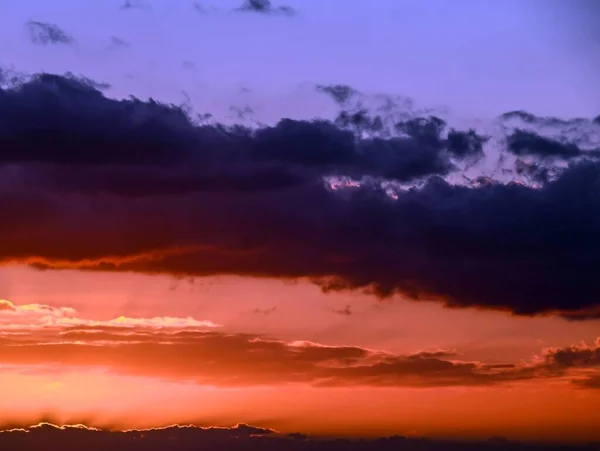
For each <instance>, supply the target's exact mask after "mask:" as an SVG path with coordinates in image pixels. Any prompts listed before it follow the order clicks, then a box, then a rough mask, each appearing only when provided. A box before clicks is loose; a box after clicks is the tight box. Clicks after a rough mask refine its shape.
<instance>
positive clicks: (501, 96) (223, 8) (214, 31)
mask: <svg viewBox="0 0 600 451" xmlns="http://www.w3.org/2000/svg"><path fill="white" fill-rule="evenodd" d="M123 3H124V1H123V0H103V1H95V2H82V1H77V0H55V1H52V2H49V1H47V0H45V1H42V0H3V1H2V2H1V3H0V46H1V47H2V59H1V60H0V63H2V64H4V65H12V66H13V67H14V68H15V69H18V70H22V71H26V72H32V71H40V70H46V71H50V72H65V71H67V70H68V71H72V72H74V73H78V74H83V75H86V76H89V77H92V78H94V79H97V80H99V81H106V82H109V83H111V84H112V85H113V88H112V89H111V90H110V91H107V94H108V95H112V96H127V95H130V94H134V95H138V96H141V97H147V96H153V97H155V98H157V99H159V100H168V101H175V102H180V101H183V99H184V95H183V94H182V91H185V92H186V93H187V95H188V96H189V97H190V98H191V99H192V103H193V104H194V105H195V106H196V107H197V108H198V109H203V110H207V109H213V108H217V106H216V104H223V105H224V104H227V103H231V102H233V100H232V99H233V98H235V99H237V100H236V102H238V101H240V100H239V99H240V98H242V97H243V94H242V93H240V88H241V87H247V88H250V89H252V91H253V92H254V94H253V95H254V96H255V98H254V101H255V102H256V101H257V96H258V98H259V99H260V101H261V102H262V103H264V104H268V105H269V106H268V107H266V109H268V110H270V112H271V113H272V114H275V115H284V114H285V115H289V114H290V112H291V111H307V112H308V111H310V112H311V114H313V115H314V114H317V115H318V114H319V112H321V111H322V110H323V109H324V108H327V107H326V105H325V104H324V103H323V101H322V100H319V99H317V98H316V97H318V96H310V99H309V96H307V95H306V86H308V85H309V84H311V83H346V84H350V85H352V86H355V87H356V88H358V89H361V90H364V91H367V92H373V93H386V94H400V95H405V96H409V97H410V98H412V99H414V100H415V101H416V102H417V103H418V104H419V105H424V106H444V107H450V108H452V109H453V110H457V111H461V112H464V113H465V114H468V115H472V116H490V115H496V114H500V113H502V112H505V111H509V110H515V109H525V110H529V111H532V112H534V113H536V114H540V115H559V116H565V117H568V116H596V115H597V114H598V113H599V112H600V90H599V89H598V87H597V80H598V79H600V77H599V75H600V67H599V65H598V61H600V40H599V38H600V36H599V33H598V32H595V28H594V26H595V25H598V20H596V19H595V17H594V14H593V13H594V12H598V10H599V9H598V8H594V7H593V6H594V2H593V0H590V1H587V0H573V1H567V0H564V1H559V0H547V1H543V0H502V1H477V0H459V1H452V2H451V1H443V0H430V1H416V0H371V1H368V2H367V1H364V0H363V1H357V0H344V1H343V2H342V1H341V0H319V1H317V0H287V1H286V0H283V3H282V2H278V1H274V2H273V4H274V6H279V5H284V4H285V5H289V6H291V7H293V8H295V9H296V10H297V11H298V14H297V15H296V16H295V17H284V16H277V15H270V16H266V15H261V14H244V13H232V12H231V10H232V9H234V8H235V7H237V6H239V5H240V4H241V0H221V1H218V2H217V1H213V2H212V3H211V2H210V1H206V2H203V3H202V4H203V5H204V6H205V7H206V8H207V9H209V10H210V9H211V8H213V9H214V11H212V12H209V13H205V14H201V13H198V11H197V10H196V9H195V8H194V2H193V1H192V0H145V3H144V4H146V5H149V7H148V8H146V9H130V10H121V9H120V6H121V5H122V4H123ZM598 17H600V15H598ZM29 20H36V21H42V22H48V23H52V24H55V25H57V26H59V27H61V28H62V29H63V30H64V31H65V32H67V33H68V34H70V35H71V36H72V37H73V38H74V43H73V45H70V46H61V45H53V46H39V45H37V46H36V45H34V44H33V43H31V42H30V40H29V37H28V35H27V31H26V29H25V26H24V24H25V23H26V22H27V21H29ZM598 28H599V29H600V27H598ZM113 36H114V37H118V38H119V39H122V40H123V41H125V42H127V43H128V44H129V45H128V46H126V47H121V48H110V42H111V37H113ZM186 66H187V67H186ZM192 66H193V67H192ZM302 84H304V88H305V90H304V91H303V90H302V89H300V88H299V87H300V86H302ZM257 93H258V94H257ZM231 96H233V97H231ZM239 96H242V97H239ZM313 97H315V98H313Z"/></svg>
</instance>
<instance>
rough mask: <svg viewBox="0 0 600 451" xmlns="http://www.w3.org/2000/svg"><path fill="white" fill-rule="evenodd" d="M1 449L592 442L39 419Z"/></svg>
mask: <svg viewBox="0 0 600 451" xmlns="http://www.w3.org/2000/svg"><path fill="white" fill-rule="evenodd" d="M0 447H1V448H2V450H5V451H17V450H18V451H21V450H23V449H27V450H31V451H38V450H47V449H57V450H65V449H86V450H91V451H97V450H98V451H100V450H102V451H105V450H108V449H111V450H115V451H121V450H128V451H129V450H130V451H136V450H140V451H141V450H148V451H155V450H156V451H158V450H164V449H176V450H181V451H187V450H189V451H192V450H197V449H210V450H214V451H220V450H227V451H230V450H240V451H241V450H244V451H247V450H254V449H256V450H258V449H260V450H266V451H280V450H281V451H283V450H286V451H289V450H292V451H294V450H297V451H304V450H306V451H308V450H310V451H338V450H346V451H363V450H364V451H370V450H371V451H375V450H377V451H388V450H389V451H392V450H394V451H401V450H411V451H459V450H460V451H463V450H467V451H471V450H472V451H481V450H483V451H485V450H487V449H490V450H494V451H508V450H511V451H521V450H522V451H545V450H548V451H550V450H556V451H558V450H560V451H583V450H592V449H594V445H593V444H590V445H565V444H561V445H552V444H532V443H516V442H511V441H509V440H506V439H501V440H500V439H497V438H495V439H493V440H489V441H486V442H473V441H470V442H461V441H454V442H452V441H436V440H428V439H425V438H407V437H403V436H392V437H384V438H377V439H361V440H356V439H342V438H338V439H331V438H330V439H321V438H313V437H310V436H306V435H304V434H299V433H295V434H287V435H283V434H278V433H276V432H274V431H272V430H269V429H263V428H257V427H253V426H248V425H238V426H236V427H233V428H214V427H213V428H201V427H195V426H178V425H175V426H169V427H164V428H152V429H137V430H127V431H116V430H112V431H111V430H105V429H99V428H91V427H86V426H83V425H77V426H61V427H59V426H54V425H52V424H48V423H40V424H38V425H36V426H30V427H25V428H15V429H12V430H5V431H0Z"/></svg>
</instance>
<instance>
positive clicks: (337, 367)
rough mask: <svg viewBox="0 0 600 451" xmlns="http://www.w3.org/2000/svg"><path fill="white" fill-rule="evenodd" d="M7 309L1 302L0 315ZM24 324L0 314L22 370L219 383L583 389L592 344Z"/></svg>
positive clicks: (145, 323) (156, 324)
mask: <svg viewBox="0 0 600 451" xmlns="http://www.w3.org/2000/svg"><path fill="white" fill-rule="evenodd" d="M14 307H15V309H16V310H18V311H28V310H29V311H35V312H36V313H37V314H38V315H40V316H43V317H44V318H46V316H48V315H46V314H45V310H48V309H49V308H43V307H36V308H31V307H29V306H14ZM61 311H62V309H59V308H54V310H52V312H61ZM12 312H13V310H12V309H11V310H3V311H0V315H3V314H9V315H10V314H12ZM69 313H71V312H69ZM0 319H1V317H0ZM33 325H34V326H35V327H31V326H30V327H29V328H26V329H23V330H27V332H28V333H27V334H15V333H11V332H12V331H14V330H15V328H14V327H13V324H12V323H11V324H7V323H2V322H0V333H1V334H2V338H3V340H2V341H0V361H2V362H3V363H4V364H6V365H13V366H24V367H27V368H29V367H30V366H31V365H41V366H42V368H43V367H45V366H47V365H53V366H55V365H62V366H65V367H70V368H72V367H74V366H75V367H86V368H90V367H91V368H103V369H107V370H110V371H114V372H117V373H120V374H125V375H134V376H144V377H156V378H164V379H171V380H175V381H191V382H195V383H198V384H202V385H213V386H219V387H244V386H264V385H269V386H273V385H280V384H303V385H311V386H315V387H352V386H371V387H414V388H427V387H449V386H492V385H498V384H510V383H515V382H527V381H536V382H538V381H541V380H550V379H558V380H563V379H564V380H565V381H567V382H569V381H574V382H573V383H574V384H579V385H578V386H582V387H583V385H582V383H581V382H578V381H580V380H581V378H582V377H587V378H588V379H590V380H592V379H593V378H595V377H596V376H597V375H598V374H600V357H599V355H600V354H599V352H600V351H599V349H600V341H598V342H596V344H595V345H594V346H587V345H585V344H581V345H577V346H573V347H566V348H552V349H546V350H544V351H543V352H542V353H541V354H540V355H539V356H534V357H533V358H532V359H531V360H530V361H527V362H519V363H512V362H507V363H503V364H486V363H485V362H476V361H465V360H461V359H460V354H459V353H458V352H456V351H454V350H432V351H419V352H413V353H390V352H383V351H378V350H373V349H366V348H362V347H358V346H329V345H324V344H321V343H314V342H310V341H293V342H285V341H282V340H278V339H276V338H272V337H267V336H263V335H257V334H243V333H228V332H226V331H219V330H218V329H215V325H214V324H212V323H210V322H200V321H196V320H193V319H191V318H188V319H177V318H153V319H138V318H123V317H121V318H118V319H116V320H112V321H94V320H81V319H77V318H76V317H75V316H73V315H72V314H69V315H64V314H58V313H56V314H54V317H53V320H45V321H43V322H39V323H33ZM19 330H21V329H19ZM5 331H6V332H8V333H4V332H5ZM588 388H591V387H588Z"/></svg>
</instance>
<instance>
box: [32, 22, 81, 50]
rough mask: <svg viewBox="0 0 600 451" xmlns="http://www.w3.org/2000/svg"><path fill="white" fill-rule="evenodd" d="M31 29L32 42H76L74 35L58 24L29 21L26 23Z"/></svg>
mask: <svg viewBox="0 0 600 451" xmlns="http://www.w3.org/2000/svg"><path fill="white" fill-rule="evenodd" d="M25 26H26V27H27V30H28V31H29V38H30V39H31V42H33V43H34V44H38V45H49V44H65V45H69V44H72V43H73V42H74V39H73V37H72V36H70V35H68V34H67V33H66V32H65V31H64V30H62V29H61V28H60V27H58V26H57V25H53V24H50V23H46V22H38V21H33V20H31V21H29V22H27V23H26V24H25Z"/></svg>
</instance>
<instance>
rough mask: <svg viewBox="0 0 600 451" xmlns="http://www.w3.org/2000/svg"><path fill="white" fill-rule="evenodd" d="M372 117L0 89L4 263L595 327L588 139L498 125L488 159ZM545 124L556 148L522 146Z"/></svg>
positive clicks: (533, 143) (77, 87) (540, 137)
mask: <svg viewBox="0 0 600 451" xmlns="http://www.w3.org/2000/svg"><path fill="white" fill-rule="evenodd" d="M330 91H332V90H331V89H330ZM336 95H337V94H336ZM338 97H339V96H338ZM346 99H347V97H343V96H342V101H345V100H346ZM388 119H389V118H387V117H386V116H382V115H381V114H379V115H377V114H374V113H371V112H369V111H357V110H351V109H344V110H343V111H342V112H341V113H340V115H339V116H338V118H337V119H336V120H334V121H327V120H313V121H302V120H291V119H283V120H281V121H280V122H279V123H278V124H276V125H272V126H261V127H259V128H248V127H245V126H224V125H219V124H209V125H200V124H198V123H197V122H196V121H195V120H194V118H191V117H189V116H188V115H187V114H186V113H185V112H184V111H182V110H181V109H179V108H177V107H174V106H168V105H163V104H160V103H158V102H156V101H152V100H150V101H141V100H138V99H130V100H121V101H117V100H113V99H109V98H107V97H105V96H104V95H103V94H102V93H101V92H100V91H98V87H97V86H94V83H92V82H91V81H90V80H87V81H86V80H84V79H81V78H76V77H74V76H71V75H70V76H57V75H49V74H43V75H39V76H35V77H30V78H28V79H24V80H23V81H21V82H19V81H18V80H17V81H15V80H13V81H11V82H10V83H9V85H8V86H6V87H5V88H3V89H2V90H1V91H0V174H1V178H0V211H2V212H3V216H2V219H1V220H2V229H3V233H2V235H1V236H0V261H1V262H2V263H4V264H11V263H24V264H30V265H33V266H35V267H38V268H54V269H60V268H81V269H87V270H107V271H137V272H144V273H166V274H172V275H176V276H204V275H215V274H239V275H247V276H255V277H271V278H286V279H308V280H312V281H314V282H315V283H318V284H320V285H321V286H322V287H323V288H324V289H325V290H344V289H352V290H357V289H358V290H366V291H369V292H372V293H374V294H375V295H377V296H380V297H385V296H390V295H394V294H402V295H404V296H408V297H411V298H413V299H416V300H437V301H439V302H443V303H445V304H446V305H449V306H453V307H477V308H490V309H502V310H508V311H511V312H513V313H516V314H523V315H534V314H546V313H558V314H561V315H564V316H566V317H569V318H572V319H584V318H591V317H598V315H599V308H600V303H599V302H598V296H597V293H598V291H599V289H600V282H599V279H598V278H597V277H596V273H597V272H598V271H599V270H600V233H599V232H598V231H599V230H600V227H599V226H600V196H599V195H598V194H597V193H598V189H597V188H598V184H599V183H600V163H599V162H598V161H597V159H596V156H597V152H596V151H595V148H594V147H593V146H594V143H595V141H594V139H593V137H594V136H596V135H594V133H597V132H598V131H599V125H598V124H595V123H594V122H593V121H591V120H585V119H573V120H571V121H569V120H559V119H552V118H536V117H534V116H531V115H526V114H525V113H522V112H520V113H510V114H508V116H507V117H505V118H504V119H503V120H505V121H513V122H514V121H515V120H517V119H518V120H519V121H520V124H521V126H520V128H519V130H521V131H514V130H515V129H514V128H513V129H512V130H513V133H512V135H511V134H510V133H509V135H508V136H507V137H506V138H503V139H499V140H498V139H496V140H495V141H494V143H493V144H494V145H493V146H492V145H491V141H490V136H488V135H486V134H485V133H479V132H477V131H476V130H471V129H466V130H458V129H455V128H452V127H450V126H449V125H448V124H447V123H446V122H445V121H443V120H442V119H440V118H437V117H433V116H427V115H424V116H423V117H413V118H407V119H403V120H401V121H393V122H391V123H390V121H389V120H388ZM550 126H552V130H554V129H556V130H559V131H560V130H562V131H561V132H560V133H561V134H560V136H550V135H548V134H545V133H542V132H541V131H540V132H539V133H538V134H537V135H536V134H535V129H536V128H535V127H537V128H539V129H540V130H542V129H544V128H548V127H550ZM573 130H575V131H577V130H587V132H588V133H587V134H585V136H583V134H581V135H574V132H573ZM582 133H583V132H582ZM549 139H552V140H554V141H553V143H550V144H548V140H549ZM502 143H504V144H502ZM556 143H559V144H560V145H559V144H556ZM561 146H562V147H561ZM596 150H597V149H596ZM509 157H510V158H512V159H510V158H509ZM549 157H551V158H549ZM490 161H492V162H493V161H499V162H500V161H502V162H504V163H502V164H503V166H502V167H499V168H498V169H499V170H498V171H496V175H494V174H491V175H490V174H488V173H485V171H483V170H482V172H481V173H480V174H475V176H471V175H469V176H468V177H466V174H467V172H468V171H470V172H469V174H472V172H473V171H474V170H475V171H477V168H478V167H480V166H481V167H483V166H485V164H489V162H490ZM507 161H508V163H506V162H507ZM498 164H499V163H498ZM500 169H501V171H500ZM465 171H467V172H465ZM497 174H501V175H502V177H498V176H497ZM463 175H465V178H463V177H462V176H463ZM464 180H468V181H467V182H464Z"/></svg>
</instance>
